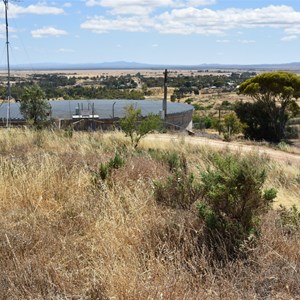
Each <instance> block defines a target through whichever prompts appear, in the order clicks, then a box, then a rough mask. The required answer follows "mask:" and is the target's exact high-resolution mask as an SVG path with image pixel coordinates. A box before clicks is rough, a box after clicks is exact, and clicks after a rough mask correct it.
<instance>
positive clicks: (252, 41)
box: [238, 40, 256, 44]
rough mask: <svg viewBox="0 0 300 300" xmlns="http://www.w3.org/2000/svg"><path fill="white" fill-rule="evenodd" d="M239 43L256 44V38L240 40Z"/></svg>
mask: <svg viewBox="0 0 300 300" xmlns="http://www.w3.org/2000/svg"><path fill="white" fill-rule="evenodd" d="M238 42H239V43H241V44H254V43H256V41H254V40H238Z"/></svg>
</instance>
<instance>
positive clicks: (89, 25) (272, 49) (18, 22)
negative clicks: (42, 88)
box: [0, 0, 300, 65]
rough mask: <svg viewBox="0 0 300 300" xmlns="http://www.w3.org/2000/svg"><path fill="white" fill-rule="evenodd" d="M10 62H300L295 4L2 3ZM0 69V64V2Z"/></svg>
mask: <svg viewBox="0 0 300 300" xmlns="http://www.w3.org/2000/svg"><path fill="white" fill-rule="evenodd" d="M8 23H9V47H10V61H11V64H12V65H14V64H29V65H30V64H36V63H70V64H74V63H102V62H113V61H127V62H132V61H134V62H140V63H149V64H165V65H169V64H176V65H195V64H212V63H219V64H264V63H266V64H274V63H288V62H299V61H300V1H299V0H290V1H289V0H72V1H68V0H67V1H64V0H56V1H55V0H54V1H33V0H31V1H30V0H18V1H17V0H15V1H14V0H8ZM0 42H1V47H0V51H1V52H0V65H4V64H5V63H6V52H5V51H6V50H5V47H6V40H5V10H4V3H3V1H1V3H0Z"/></svg>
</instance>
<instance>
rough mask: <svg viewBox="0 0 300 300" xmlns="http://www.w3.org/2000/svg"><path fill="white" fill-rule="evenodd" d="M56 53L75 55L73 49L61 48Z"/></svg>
mask: <svg viewBox="0 0 300 300" xmlns="http://www.w3.org/2000/svg"><path fill="white" fill-rule="evenodd" d="M56 52H58V53H74V52H75V51H74V50H73V49H66V48H60V49H58V50H57V51H56Z"/></svg>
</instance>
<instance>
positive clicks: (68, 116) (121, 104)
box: [0, 100, 193, 130]
mask: <svg viewBox="0 0 300 300" xmlns="http://www.w3.org/2000/svg"><path fill="white" fill-rule="evenodd" d="M49 103H50V105H51V117H52V118H53V119H54V120H55V122H56V124H57V126H58V127H59V128H66V127H67V126H69V125H71V124H73V126H74V128H75V129H78V130H80V129H85V130H86V129H94V130H95V129H103V130H106V129H110V128H111V127H112V126H113V125H116V124H117V122H118V120H120V119H121V118H123V117H124V116H125V113H126V111H125V108H126V107H127V106H129V105H133V106H134V107H135V108H137V109H141V112H142V116H143V117H146V116H147V115H149V114H150V113H152V114H155V115H161V116H162V115H163V114H162V101H149V100H54V101H49ZM7 110H8V104H7V103H3V104H2V105H1V107H0V124H1V125H2V126H5V124H6V123H7V115H8V114H7ZM192 113H193V106H191V105H188V104H183V103H172V102H168V104H167V115H166V117H165V118H164V123H165V125H166V127H168V128H171V129H177V130H185V129H192ZM162 118H163V117H162ZM10 123H11V124H12V125H22V124H24V123H25V120H24V117H23V116H22V114H21V112H20V103H11V104H10Z"/></svg>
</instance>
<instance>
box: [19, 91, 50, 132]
mask: <svg viewBox="0 0 300 300" xmlns="http://www.w3.org/2000/svg"><path fill="white" fill-rule="evenodd" d="M50 109H51V106H50V104H49V102H48V101H47V100H46V99H45V94H44V92H43V91H42V90H41V88H40V87H39V86H37V85H34V86H31V87H26V88H25V89H24V93H23V96H22V99H21V105H20V111H21V113H22V115H23V116H24V118H25V119H26V120H27V121H29V122H32V124H33V125H34V126H40V125H42V124H43V123H44V122H45V121H46V120H47V118H48V116H49V114H50Z"/></svg>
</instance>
